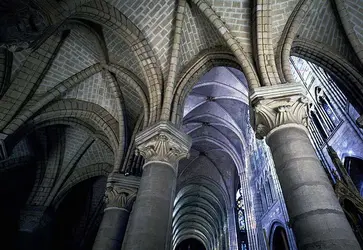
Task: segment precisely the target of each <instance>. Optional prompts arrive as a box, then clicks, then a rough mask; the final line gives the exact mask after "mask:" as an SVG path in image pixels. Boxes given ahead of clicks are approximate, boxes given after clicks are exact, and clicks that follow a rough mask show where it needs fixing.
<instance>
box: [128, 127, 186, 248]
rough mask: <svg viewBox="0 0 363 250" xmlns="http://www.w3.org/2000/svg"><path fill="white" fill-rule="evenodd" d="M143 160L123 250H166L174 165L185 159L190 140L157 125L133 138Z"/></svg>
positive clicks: (173, 193) (173, 183) (172, 196)
mask: <svg viewBox="0 0 363 250" xmlns="http://www.w3.org/2000/svg"><path fill="white" fill-rule="evenodd" d="M135 143H136V148H137V149H138V151H139V153H140V154H141V155H142V156H143V157H144V158H145V164H144V166H143V174H142V177H141V181H140V186H139V191H138V193H137V198H136V201H135V204H134V208H133V211H132V213H131V217H130V222H129V228H128V231H127V233H126V237H125V240H124V243H123V248H122V249H124V250H143V249H148V250H164V249H167V250H169V247H170V240H171V222H172V218H171V217H172V216H171V214H172V207H173V201H174V196H175V186H176V176H177V163H178V161H179V160H180V159H181V158H183V157H186V156H187V155H188V151H189V149H190V146H191V138H190V137H188V136H186V135H185V134H184V133H182V132H180V131H179V130H178V129H177V128H175V127H174V126H173V125H172V124H171V123H169V122H159V123H157V124H155V125H154V126H152V127H150V128H148V129H146V130H144V131H142V132H141V133H140V134H138V135H137V136H136V139H135Z"/></svg>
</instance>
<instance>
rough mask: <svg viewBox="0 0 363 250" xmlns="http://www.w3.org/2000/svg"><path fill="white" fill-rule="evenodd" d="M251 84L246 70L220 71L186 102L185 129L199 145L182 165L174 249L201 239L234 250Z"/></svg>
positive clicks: (202, 81)
mask: <svg viewBox="0 0 363 250" xmlns="http://www.w3.org/2000/svg"><path fill="white" fill-rule="evenodd" d="M247 86H248V85H247V82H246V79H245V77H244V75H243V73H242V72H241V71H239V70H237V69H235V68H230V67H214V68H212V69H211V70H210V71H209V72H207V73H206V74H205V75H204V76H202V77H201V78H200V79H199V81H198V82H197V83H196V84H195V85H194V86H193V88H192V90H191V91H190V93H189V95H188V96H187V97H186V99H185V101H184V103H185V105H184V118H183V130H184V132H185V133H187V134H189V135H190V136H191V137H192V139H193V145H192V149H191V156H190V158H189V159H188V160H183V161H181V162H180V165H179V177H178V183H179V184H178V189H179V192H178V194H177V198H176V199H175V203H174V213H173V246H174V247H176V246H177V245H178V244H179V243H180V242H181V241H182V240H184V239H189V238H196V239H198V240H199V241H201V242H203V244H204V245H205V246H206V248H207V249H229V245H228V244H229V238H228V237H229V235H228V234H229V233H228V231H226V228H227V227H228V225H227V214H228V210H229V209H230V208H231V207H232V206H233V203H234V193H235V190H234V189H235V187H234V185H233V184H234V179H235V178H238V176H236V175H235V173H236V172H241V171H243V169H244V166H245V164H246V163H245V159H244V156H245V151H246V147H247V142H246V138H247V131H248V125H247V124H248V121H249V113H248V109H249V107H248V87H247Z"/></svg>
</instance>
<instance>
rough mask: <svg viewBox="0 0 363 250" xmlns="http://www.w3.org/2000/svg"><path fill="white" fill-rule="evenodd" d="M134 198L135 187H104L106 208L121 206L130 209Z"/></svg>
mask: <svg viewBox="0 0 363 250" xmlns="http://www.w3.org/2000/svg"><path fill="white" fill-rule="evenodd" d="M135 199H136V189H128V188H123V187H118V186H115V185H110V186H108V187H107V188H106V193H105V203H106V208H111V207H112V208H115V207H116V208H123V209H125V210H127V211H130V210H131V208H132V205H133V203H134V201H135Z"/></svg>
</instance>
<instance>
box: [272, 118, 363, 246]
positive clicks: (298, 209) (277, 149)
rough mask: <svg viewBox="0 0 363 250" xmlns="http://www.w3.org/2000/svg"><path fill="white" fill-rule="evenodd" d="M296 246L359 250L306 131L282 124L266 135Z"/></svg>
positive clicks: (301, 127)
mask: <svg viewBox="0 0 363 250" xmlns="http://www.w3.org/2000/svg"><path fill="white" fill-rule="evenodd" d="M267 144H268V145H269V146H270V148H271V151H272V155H273V158H274V161H275V167H276V172H277V175H278V177H279V180H280V183H281V188H282V191H283V195H284V198H285V201H286V205H287V209H288V212H289V216H290V222H291V225H292V229H293V231H294V233H295V236H296V241H297V245H298V248H299V249H327V250H328V249H329V250H335V249H357V250H358V249H360V247H359V244H358V242H357V240H356V238H355V236H354V234H353V231H352V229H351V227H350V225H349V223H348V221H347V219H346V217H345V214H344V212H343V211H342V208H341V207H340V204H339V202H338V200H337V198H336V196H335V193H334V190H333V188H332V186H331V184H330V182H329V179H328V177H327V176H326V174H325V172H324V170H323V168H322V166H321V165H320V161H319V160H318V158H317V156H316V154H315V151H314V148H313V146H312V145H311V142H310V140H309V137H308V135H307V131H306V129H305V128H304V126H302V125H297V124H287V125H281V126H279V127H278V128H276V129H274V130H272V131H271V132H270V134H269V136H268V138H267Z"/></svg>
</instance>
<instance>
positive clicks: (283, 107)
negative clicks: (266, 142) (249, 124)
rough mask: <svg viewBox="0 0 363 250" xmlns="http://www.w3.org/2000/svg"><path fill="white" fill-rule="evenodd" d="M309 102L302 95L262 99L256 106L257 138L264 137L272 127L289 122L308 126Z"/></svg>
mask: <svg viewBox="0 0 363 250" xmlns="http://www.w3.org/2000/svg"><path fill="white" fill-rule="evenodd" d="M308 103H309V100H308V98H306V97H304V96H302V95H296V96H290V97H286V98H283V99H264V100H260V101H259V102H258V103H256V105H255V107H254V110H255V129H256V136H257V138H259V139H262V138H263V137H265V136H266V135H267V134H268V133H269V132H270V131H271V130H272V129H274V128H276V127H279V126H280V125H284V124H288V123H295V124H301V125H304V126H307V121H308V112H307V109H308Z"/></svg>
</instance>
